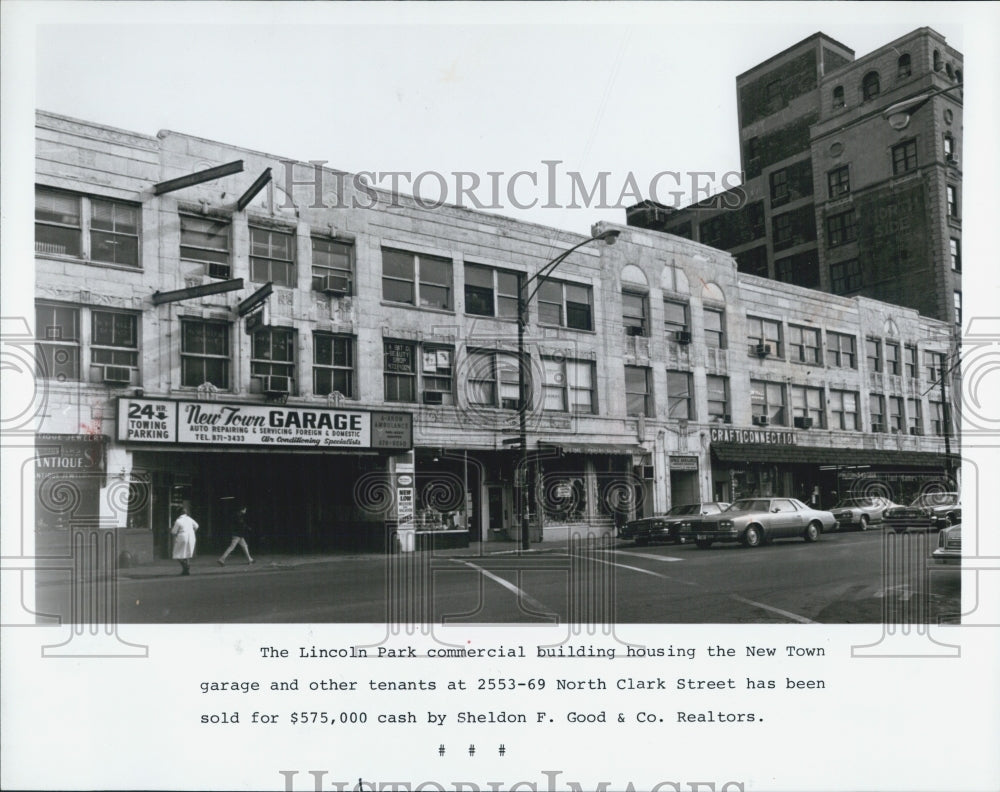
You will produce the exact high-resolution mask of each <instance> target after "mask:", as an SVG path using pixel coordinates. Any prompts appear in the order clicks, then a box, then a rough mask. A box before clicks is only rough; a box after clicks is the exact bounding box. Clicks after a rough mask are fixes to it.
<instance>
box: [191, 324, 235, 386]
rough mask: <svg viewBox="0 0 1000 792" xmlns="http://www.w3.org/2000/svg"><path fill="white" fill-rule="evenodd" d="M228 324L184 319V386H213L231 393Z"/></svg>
mask: <svg viewBox="0 0 1000 792" xmlns="http://www.w3.org/2000/svg"><path fill="white" fill-rule="evenodd" d="M229 328H230V325H229V323H228V322H202V321H200V320H196V319H181V385H182V386H183V387H185V388H197V387H198V386H199V385H203V384H204V383H206V382H207V383H210V384H212V385H214V386H215V387H217V388H221V389H222V390H229V354H230V353H229V350H230V346H229Z"/></svg>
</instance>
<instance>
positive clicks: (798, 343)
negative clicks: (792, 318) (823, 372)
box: [788, 324, 820, 363]
mask: <svg viewBox="0 0 1000 792" xmlns="http://www.w3.org/2000/svg"><path fill="white" fill-rule="evenodd" d="M788 351H789V354H790V356H791V358H790V359H791V360H797V361H799V362H800V363H819V361H820V356H819V330H818V329H817V328H815V327H800V326H799V325H793V324H790V325H788Z"/></svg>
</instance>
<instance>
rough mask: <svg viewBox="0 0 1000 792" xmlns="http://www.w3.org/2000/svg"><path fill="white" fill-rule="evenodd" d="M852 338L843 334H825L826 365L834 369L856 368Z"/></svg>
mask: <svg viewBox="0 0 1000 792" xmlns="http://www.w3.org/2000/svg"><path fill="white" fill-rule="evenodd" d="M856 354H857V353H856V348H855V342H854V336H852V335H847V334H845V333H834V332H828V333H827V334H826V365H828V366H832V367H834V368H857V367H858V366H857V360H856V357H855V356H856Z"/></svg>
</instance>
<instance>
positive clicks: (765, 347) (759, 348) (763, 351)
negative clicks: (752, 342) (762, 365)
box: [753, 344, 771, 357]
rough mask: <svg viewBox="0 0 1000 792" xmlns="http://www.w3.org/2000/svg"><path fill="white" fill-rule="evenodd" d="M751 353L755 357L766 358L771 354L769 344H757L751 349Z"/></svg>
mask: <svg viewBox="0 0 1000 792" xmlns="http://www.w3.org/2000/svg"><path fill="white" fill-rule="evenodd" d="M753 353H754V354H755V355H756V356H757V357H767V356H768V355H770V354H771V345H770V344H757V345H756V346H755V347H754V348H753Z"/></svg>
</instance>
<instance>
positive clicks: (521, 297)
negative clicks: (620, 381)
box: [517, 225, 621, 550]
mask: <svg viewBox="0 0 1000 792" xmlns="http://www.w3.org/2000/svg"><path fill="white" fill-rule="evenodd" d="M590 234H591V237H590V239H585V240H583V242H580V243H578V244H576V245H573V247H571V248H569V249H568V250H564V251H563V252H562V253H560V254H559V255H558V256H556V257H555V258H554V259H552V260H551V261H549V262H547V263H546V264H544V265H543V266H542V267H541V269H539V270H538V272H536V273H535V274H534V275H532V276H531V277H530V278H527V279H526V280H524V281H522V282H521V287H520V289H518V293H517V388H518V389H517V393H518V405H517V407H518V443H519V444H520V446H521V465H520V469H521V477H522V478H521V493H520V497H519V499H518V501H519V507H518V512H519V513H520V517H521V549H522V550H527V549H528V548H529V546H530V544H531V539H530V536H529V526H528V484H529V482H528V377H529V376H530V375H529V374H528V368H529V367H528V362H527V361H526V360H525V354H524V331H525V328H526V327H527V326H528V305H529V303H530V302H531V299H532V298H533V297H534V296H535V295H536V294H537V293H538V289H539V288H541V285H542V284H543V283H544V282H545V280H546V279H547V278H548V277H549V275H551V274H552V271H553V270H555V268H556V267H558V266H559V265H560V264H562V263H563V262H564V261H565V260H566V259H567V257H568V256H569V254H570V253H572V252H573V251H574V250H577V249H579V248H582V247H583V246H584V245H589V244H590V243H591V242H606V243H607V244H609V245H613V244H614V243H615V240H617V239H618V235H619V234H621V231H615V230H613V229H611V230H607V231H599V230H598V227H597V226H596V225H595V226H594V227H593V228H591V229H590ZM533 283H534V288H533V289H531V291H530V292H529V291H528V288H529V287H530V286H531V285H532V284H533Z"/></svg>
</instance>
